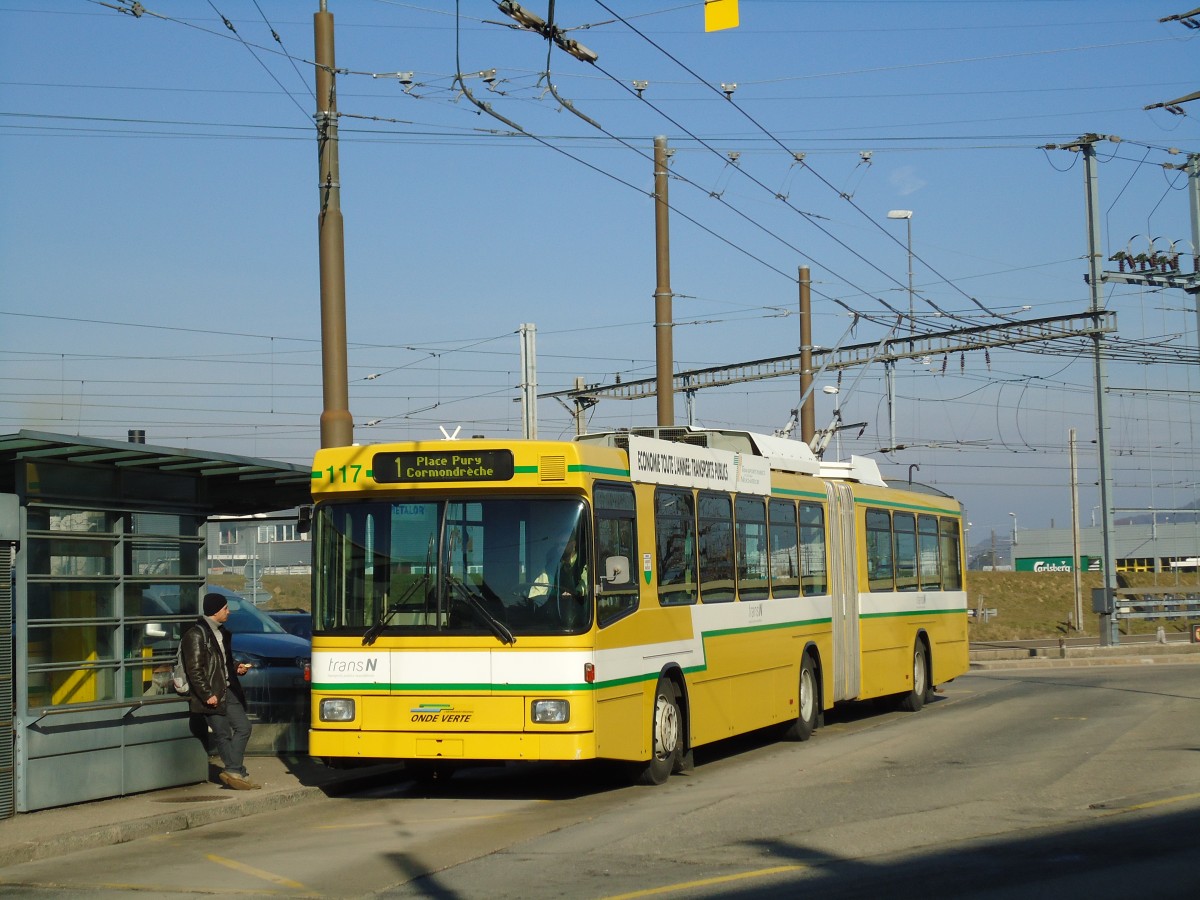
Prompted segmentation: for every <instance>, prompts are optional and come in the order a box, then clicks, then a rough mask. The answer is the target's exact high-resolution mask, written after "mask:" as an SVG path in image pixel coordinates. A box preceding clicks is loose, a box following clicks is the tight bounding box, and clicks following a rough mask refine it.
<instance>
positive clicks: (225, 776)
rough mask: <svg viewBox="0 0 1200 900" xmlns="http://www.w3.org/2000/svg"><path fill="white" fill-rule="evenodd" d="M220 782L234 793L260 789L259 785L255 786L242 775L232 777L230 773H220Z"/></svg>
mask: <svg viewBox="0 0 1200 900" xmlns="http://www.w3.org/2000/svg"><path fill="white" fill-rule="evenodd" d="M221 781H222V782H224V783H225V784H226V785H227V786H228V787H231V788H233V789H234V790H235V791H252V790H254V789H255V788H260V787H262V785H261V784H255V783H254V782H253V781H251V780H250V779H249V778H248V777H245V776H243V775H234V774H233V773H231V772H222V773H221Z"/></svg>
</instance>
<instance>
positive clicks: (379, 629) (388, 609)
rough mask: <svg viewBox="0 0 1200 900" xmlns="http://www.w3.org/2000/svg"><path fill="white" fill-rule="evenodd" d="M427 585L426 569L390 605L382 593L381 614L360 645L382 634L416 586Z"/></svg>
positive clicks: (415, 589) (373, 641)
mask: <svg viewBox="0 0 1200 900" xmlns="http://www.w3.org/2000/svg"><path fill="white" fill-rule="evenodd" d="M428 586H429V572H428V570H426V572H425V574H424V576H423V577H422V578H421V580H420V581H414V582H413V583H412V584H410V585H409V586H408V590H406V591H405V592H404V593H403V594H401V595H400V599H399V600H397V601H396V602H395V603H393V604H392V605H391V606H388V605H387V594H384V595H383V605H384V611H383V614H382V615H381V616H380V617H379V621H378V622H376V623H375V624H374V625H372V626H371V627H370V628H368V629H367V631H366V633H365V634H364V635H363V637H362V645H363V646H364V647H370V646H371V645H372V644H373V643H375V641H376V640H377V639H378V638H379V636H380V635H381V634H383V629H385V628H387V625H388V622H390V621H392V616H394V615H395V614H396V613H398V612H400V610H401V609H402V608H403V606H404V603H405V601H407V600H408V598H409V597H411V596H412V595H413V594H415V593H416V591H417V588H422V587H424V588H427V587H428Z"/></svg>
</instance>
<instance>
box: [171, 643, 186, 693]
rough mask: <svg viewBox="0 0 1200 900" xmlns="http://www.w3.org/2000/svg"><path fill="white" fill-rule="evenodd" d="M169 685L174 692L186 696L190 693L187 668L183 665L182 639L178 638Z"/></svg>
mask: <svg viewBox="0 0 1200 900" xmlns="http://www.w3.org/2000/svg"><path fill="white" fill-rule="evenodd" d="M171 687H173V688H175V693H177V694H182V695H183V696H185V697H186V696H187V695H188V694H190V693H191V687H190V686H189V685H188V678H187V670H186V669H184V667H183V639H182V637H181V638H180V640H179V649H178V650H176V651H175V667H174V668H173V669H171Z"/></svg>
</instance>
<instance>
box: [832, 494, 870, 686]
mask: <svg viewBox="0 0 1200 900" xmlns="http://www.w3.org/2000/svg"><path fill="white" fill-rule="evenodd" d="M825 490H826V493H827V495H828V497H829V544H830V551H831V553H830V565H829V576H830V577H829V591H830V595H831V598H830V599H831V603H832V606H833V699H834V700H835V701H836V700H853V699H855V698H856V697H858V695H859V691H860V690H861V680H862V679H861V669H860V657H861V651H860V647H859V633H858V560H857V553H856V548H857V546H858V545H857V542H856V541H855V539H854V493H853V491H851V489H850V486H849V485H848V484H842V483H840V482H836V481H831V482H827V483H826V485H825Z"/></svg>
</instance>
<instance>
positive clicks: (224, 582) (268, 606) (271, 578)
mask: <svg viewBox="0 0 1200 900" xmlns="http://www.w3.org/2000/svg"><path fill="white" fill-rule="evenodd" d="M208 583H209V584H215V585H216V586H217V587H223V588H226V589H227V590H231V591H236V592H237V593H239V594H240V593H242V592H243V591H244V590H245V587H246V579H245V578H243V577H242V576H241V575H209V576H208ZM262 584H263V589H264V590H266V591H267V592H268V593H270V595H271V599H270V600H268V601H267V602H266V603H264V604H262V607H261V608H262V609H265V610H272V609H303V610H308V609H310V608H311V606H312V593H311V590H312V589H311V587H310V579H309V576H307V575H264V576H263V580H262Z"/></svg>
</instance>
